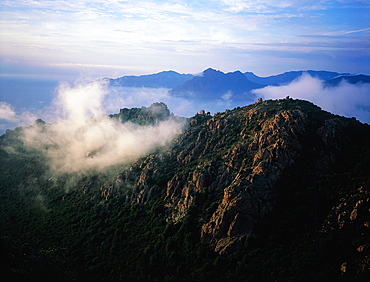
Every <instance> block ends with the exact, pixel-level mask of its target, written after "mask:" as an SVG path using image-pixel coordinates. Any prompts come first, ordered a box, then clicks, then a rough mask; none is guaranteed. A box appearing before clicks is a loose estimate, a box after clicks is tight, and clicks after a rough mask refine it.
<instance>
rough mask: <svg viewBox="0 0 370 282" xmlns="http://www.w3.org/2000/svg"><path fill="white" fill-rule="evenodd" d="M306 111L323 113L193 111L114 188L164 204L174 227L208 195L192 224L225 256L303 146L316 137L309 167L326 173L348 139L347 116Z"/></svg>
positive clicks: (134, 199)
mask: <svg viewBox="0 0 370 282" xmlns="http://www.w3.org/2000/svg"><path fill="white" fill-rule="evenodd" d="M310 112H314V113H315V114H317V113H319V112H320V113H321V112H322V111H321V110H320V109H319V108H318V107H316V106H314V105H313V104H311V103H309V102H304V101H298V100H292V99H289V98H287V99H283V100H276V101H259V102H258V103H255V104H253V105H250V106H247V107H243V108H237V109H235V110H232V111H226V112H224V113H218V114H216V115H215V116H213V117H212V116H210V115H209V114H207V115H205V114H197V115H195V116H194V117H193V118H192V119H191V120H192V121H194V122H192V123H191V124H189V127H188V129H187V130H186V131H185V132H184V133H183V134H181V135H179V136H178V138H177V139H175V140H174V142H173V143H172V145H171V146H169V147H168V148H166V149H163V150H162V151H160V152H157V153H155V154H151V155H149V156H148V157H146V158H143V159H140V160H138V161H137V162H136V163H134V164H133V165H132V166H131V168H130V169H129V170H128V171H126V172H124V173H123V174H122V176H121V178H119V179H118V180H117V181H116V182H117V183H116V184H115V185H116V186H117V185H118V186H120V187H121V190H122V187H123V188H124V187H126V188H127V187H129V189H126V190H127V191H129V192H126V194H125V195H126V197H127V202H128V203H131V204H145V203H146V202H147V201H149V200H151V199H153V198H162V199H164V202H165V207H166V209H167V213H166V216H167V217H166V220H167V222H174V223H177V222H180V221H182V220H183V219H184V218H185V217H186V216H187V215H188V214H189V210H190V209H191V208H192V207H194V206H197V205H199V204H201V205H204V203H199V201H198V202H197V199H200V198H207V199H208V202H209V203H208V205H209V206H205V210H206V211H207V212H208V213H207V212H206V211H199V215H198V219H197V220H198V221H199V223H200V226H201V229H200V231H199V232H200V235H199V236H200V240H201V242H202V243H204V244H209V245H212V246H213V248H214V250H215V251H216V252H217V253H219V254H228V253H230V252H233V251H234V250H236V249H238V248H239V247H240V246H242V244H243V243H242V242H243V239H244V238H246V237H247V236H249V235H250V234H252V233H253V229H254V227H255V225H256V224H257V223H258V222H260V221H261V219H263V218H265V217H266V215H268V214H269V213H270V212H271V211H272V210H273V209H274V207H275V205H276V199H277V195H278V191H277V188H276V184H277V182H278V181H279V180H280V178H281V175H282V173H283V172H284V171H285V170H286V169H287V168H289V167H291V166H292V165H293V164H294V162H295V160H296V159H297V158H298V157H299V156H300V153H301V151H302V150H303V146H308V145H307V139H317V141H315V142H314V143H313V144H311V145H310V146H313V147H311V148H309V149H308V150H309V151H310V152H312V154H315V155H317V156H316V158H315V162H316V163H315V169H324V168H327V167H328V166H329V164H330V163H332V162H333V161H334V154H333V152H334V151H336V150H340V149H341V148H342V147H343V146H345V144H346V142H348V137H347V136H346V135H345V134H344V132H345V128H346V126H347V125H348V122H347V121H346V120H345V119H342V118H337V117H333V115H330V114H329V115H328V114H323V116H325V119H324V120H320V122H318V121H315V122H314V121H313V120H312V119H313V116H312V114H311V116H309V113H310ZM316 147H317V148H316ZM325 148H328V149H325ZM306 152H307V148H306ZM108 192H109V191H108ZM210 207H212V209H211V208H210ZM210 211H211V212H210ZM209 212H210V213H209ZM351 216H352V218H355V217H356V216H357V215H356V212H355V211H354V212H353V214H352V215H351Z"/></svg>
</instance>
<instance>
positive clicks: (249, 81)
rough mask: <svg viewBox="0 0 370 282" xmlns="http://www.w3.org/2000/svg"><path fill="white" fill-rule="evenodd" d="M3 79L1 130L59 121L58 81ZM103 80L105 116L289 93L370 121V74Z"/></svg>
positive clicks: (183, 111) (184, 109)
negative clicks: (127, 110) (155, 105)
mask: <svg viewBox="0 0 370 282" xmlns="http://www.w3.org/2000/svg"><path fill="white" fill-rule="evenodd" d="M85 82H86V81H85ZM107 82H108V83H107ZM1 83H2V88H1V91H2V93H1V102H0V120H1V123H0V134H3V133H4V132H5V130H6V129H9V128H15V127H16V126H21V125H30V124H32V122H33V121H34V120H36V119H37V118H42V119H44V120H45V121H47V122H54V121H55V120H54V118H55V113H54V112H55V110H54V102H55V99H56V93H57V92H58V86H57V85H58V82H56V81H53V83H52V84H53V85H54V88H55V89H52V88H51V87H49V86H48V87H44V84H40V83H39V81H37V83H29V80H21V79H13V80H4V79H2V81H1ZM101 83H103V84H105V86H104V88H105V90H104V91H105V93H106V94H105V95H104V96H103V98H102V99H103V104H104V105H103V108H104V112H105V113H107V114H112V113H115V112H116V111H117V109H118V108H119V107H128V108H131V107H141V106H149V105H150V104H152V103H155V102H165V103H166V104H167V105H168V106H169V107H170V108H171V109H172V110H173V112H174V113H175V114H176V115H179V116H184V117H189V116H191V115H193V114H194V113H195V112H198V111H199V110H201V109H204V110H206V111H210V112H212V113H215V112H220V111H224V110H225V109H233V108H235V107H240V106H245V105H248V104H250V103H253V102H254V101H256V99H257V98H260V97H261V98H263V99H277V98H284V97H286V96H290V97H293V98H297V99H304V100H309V101H311V102H313V103H315V104H317V105H319V106H320V107H322V108H323V109H324V110H327V111H330V112H332V113H335V114H339V115H344V116H346V117H356V118H357V119H359V120H360V121H361V122H366V123H369V122H370V114H369V109H370V99H369V96H370V76H368V75H351V74H349V73H338V72H329V71H313V70H308V71H289V72H285V73H282V74H278V75H272V76H268V77H259V76H257V75H255V74H254V73H252V72H245V73H242V72H240V71H234V72H229V73H224V72H222V71H220V70H215V69H212V68H208V69H206V70H204V71H203V72H202V73H200V74H198V75H193V74H180V73H178V72H175V71H162V72H159V73H155V74H148V75H140V76H132V75H130V76H123V77H119V78H115V79H113V78H110V79H109V78H105V79H102V80H101ZM49 84H50V83H49ZM49 84H47V85H49ZM80 84H81V82H78V81H77V82H74V83H71V87H72V86H73V85H74V86H75V87H76V88H78V86H79V85H80ZM83 84H84V82H82V84H81V85H83ZM12 85H14V87H13V86H12ZM45 85H46V84H45ZM50 85H51V84H50ZM31 93H32V95H30V94H31Z"/></svg>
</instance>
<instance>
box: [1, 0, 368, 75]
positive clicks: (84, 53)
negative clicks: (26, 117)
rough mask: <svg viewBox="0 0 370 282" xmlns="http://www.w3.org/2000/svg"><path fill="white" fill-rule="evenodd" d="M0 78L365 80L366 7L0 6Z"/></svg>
mask: <svg viewBox="0 0 370 282" xmlns="http://www.w3.org/2000/svg"><path fill="white" fill-rule="evenodd" d="M0 43H1V44H0V55H1V56H0V75H3V76H5V75H6V76H15V75H18V76H40V77H54V78H64V77H75V76H87V77H112V78H115V77H120V76H123V75H140V74H149V73H156V72H159V71H163V70H174V71H177V72H179V73H193V74H196V73H200V72H202V71H203V70H205V69H206V68H208V67H212V68H215V69H219V70H221V71H224V72H229V71H235V70H240V71H243V72H245V71H252V72H254V73H255V74H257V75H259V76H269V75H274V74H279V73H283V72H285V71H290V70H309V69H313V70H330V71H337V72H350V73H354V74H358V73H363V74H370V1H369V0H361V1H349V0H338V1H333V0H322V1H315V0H309V1H305V0H284V1H276V0H274V1H272V0H204V1H203V0H200V1H196V0H189V1H184V0H160V1H142V0H126V1H117V0H92V1H91V0H89V1H87V0H76V1H67V0H64V1H52V0H17V1H14V0H2V1H1V3H0Z"/></svg>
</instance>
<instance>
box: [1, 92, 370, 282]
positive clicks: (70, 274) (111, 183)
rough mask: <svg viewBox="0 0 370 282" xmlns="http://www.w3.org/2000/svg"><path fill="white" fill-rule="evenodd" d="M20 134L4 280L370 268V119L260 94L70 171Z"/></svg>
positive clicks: (245, 276) (4, 161)
mask: <svg viewBox="0 0 370 282" xmlns="http://www.w3.org/2000/svg"><path fill="white" fill-rule="evenodd" d="M157 106H160V108H161V109H162V110H163V109H164V112H167V111H166V109H167V107H164V105H163V104H161V103H158V104H157ZM161 112H162V113H164V112H163V111H161ZM128 113H131V115H132V116H131V118H133V119H135V120H136V121H137V123H139V124H140V123H141V122H143V121H145V123H146V122H147V121H152V120H153V119H148V116H147V113H148V108H142V109H135V110H132V111H131V110H130V109H123V110H121V113H120V114H119V115H117V116H112V118H118V117H119V118H120V119H121V121H127V120H130V118H128V116H127V114H128ZM34 126H36V125H34ZM22 130H23V129H22V128H18V129H16V130H13V131H11V130H9V131H7V133H6V134H5V135H3V136H1V138H0V156H1V162H0V170H1V179H0V191H1V195H2V199H3V200H2V201H3V203H2V206H1V226H2V228H1V238H2V245H1V246H2V256H3V258H4V259H5V260H4V261H6V264H5V271H4V272H3V273H2V275H3V276H4V277H7V276H8V277H11V278H12V279H38V280H40V279H42V280H45V279H49V280H50V279H61V280H86V279H87V280H98V281H102V280H128V279H135V280H160V281H163V280H174V281H179V280H182V281H189V280H190V281H193V280H199V281H209V280H215V281H236V280H238V281H241V280H242V281H288V280H290V281H313V280H317V281H322V280H324V279H326V280H328V281H334V280H344V281H353V280H354V279H359V280H360V279H362V281H363V280H365V279H366V278H368V277H369V274H370V250H369V244H370V239H369V238H370V232H369V231H370V214H369V208H370V126H369V125H366V124H361V123H360V122H358V121H357V120H355V119H354V118H352V119H348V118H344V117H340V116H336V115H333V114H330V113H328V112H325V111H322V110H321V109H320V108H319V107H317V106H315V105H314V104H312V103H310V102H307V101H302V100H293V99H289V98H288V99H282V100H268V101H259V102H256V103H254V104H252V105H249V106H245V107H241V108H240V107H239V108H236V109H234V110H230V111H229V110H228V111H226V112H223V113H218V114H216V115H215V116H211V115H209V114H203V113H200V114H196V115H195V116H194V117H192V118H191V119H189V121H188V127H187V128H186V129H185V130H184V132H183V133H179V134H178V135H177V137H176V138H175V140H174V141H173V142H172V143H170V144H168V145H167V146H165V147H162V148H158V149H156V150H155V151H153V152H152V153H150V154H149V155H147V156H143V157H142V158H140V159H138V160H136V161H135V162H133V163H132V164H130V165H122V166H118V167H117V166H116V167H115V168H114V169H113V168H112V170H110V171H106V172H104V173H103V172H101V173H97V172H93V171H91V172H86V173H84V174H67V173H64V174H60V175H55V174H54V173H53V172H52V171H51V170H50V168H49V167H48V163H47V156H44V155H41V154H40V153H39V152H38V151H36V150H35V149H30V148H28V147H26V146H24V144H23V142H22V139H21V138H20V136H22Z"/></svg>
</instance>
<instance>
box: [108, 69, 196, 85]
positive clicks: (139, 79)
mask: <svg viewBox="0 0 370 282" xmlns="http://www.w3.org/2000/svg"><path fill="white" fill-rule="evenodd" d="M192 78H193V75H191V74H179V73H177V72H175V71H162V72H159V73H155V74H149V75H140V76H122V77H120V78H115V79H112V78H111V79H109V82H110V84H111V85H120V86H125V87H154V88H161V87H163V88H173V87H175V86H177V85H181V84H183V83H185V82H186V81H188V80H190V79H192Z"/></svg>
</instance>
